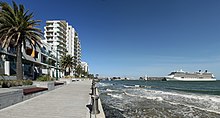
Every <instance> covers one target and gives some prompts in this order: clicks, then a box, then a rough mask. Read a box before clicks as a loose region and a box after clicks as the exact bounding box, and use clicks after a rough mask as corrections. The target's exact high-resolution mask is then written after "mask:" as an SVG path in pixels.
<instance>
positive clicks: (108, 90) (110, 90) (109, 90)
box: [106, 89, 117, 92]
mask: <svg viewBox="0 0 220 118" xmlns="http://www.w3.org/2000/svg"><path fill="white" fill-rule="evenodd" d="M106 91H107V92H115V91H117V90H112V89H106Z"/></svg>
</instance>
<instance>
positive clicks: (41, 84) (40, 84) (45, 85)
mask: <svg viewBox="0 0 220 118" xmlns="http://www.w3.org/2000/svg"><path fill="white" fill-rule="evenodd" d="M33 85H36V86H37V87H43V88H48V90H49V91H51V90H54V89H55V86H54V81H44V82H40V81H33Z"/></svg>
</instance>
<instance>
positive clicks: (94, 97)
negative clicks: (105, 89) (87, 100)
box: [91, 95, 100, 114]
mask: <svg viewBox="0 0 220 118" xmlns="http://www.w3.org/2000/svg"><path fill="white" fill-rule="evenodd" d="M91 97H92V112H91V113H92V114H99V113H100V111H99V104H98V99H99V96H98V95H92V96H91Z"/></svg>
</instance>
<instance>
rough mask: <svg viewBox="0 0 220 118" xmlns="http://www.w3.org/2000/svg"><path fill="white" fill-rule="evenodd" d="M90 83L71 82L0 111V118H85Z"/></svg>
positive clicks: (87, 112)
mask: <svg viewBox="0 0 220 118" xmlns="http://www.w3.org/2000/svg"><path fill="white" fill-rule="evenodd" d="M90 87H91V81H90V80H85V81H79V82H73V83H71V84H69V85H67V86H64V87H61V88H58V89H56V90H53V91H50V92H48V93H45V94H43V95H40V96H37V97H34V98H32V99H29V100H26V101H24V102H21V103H18V104H15V105H13V106H10V107H7V108H5V109H2V110H0V118H86V117H88V114H89V109H88V108H87V107H86V105H87V104H89V93H90V92H91V90H90Z"/></svg>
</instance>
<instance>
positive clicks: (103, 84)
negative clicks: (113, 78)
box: [96, 82, 112, 87]
mask: <svg viewBox="0 0 220 118" xmlns="http://www.w3.org/2000/svg"><path fill="white" fill-rule="evenodd" d="M96 86H97V87H100V86H112V84H109V83H101V82H99V83H97V84H96Z"/></svg>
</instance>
